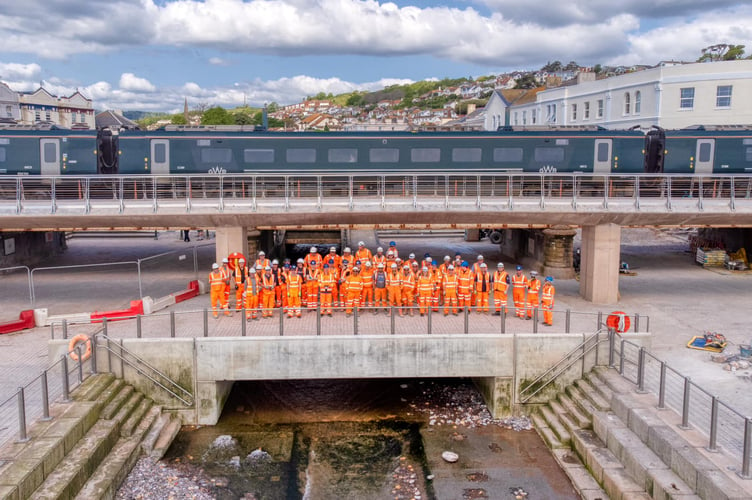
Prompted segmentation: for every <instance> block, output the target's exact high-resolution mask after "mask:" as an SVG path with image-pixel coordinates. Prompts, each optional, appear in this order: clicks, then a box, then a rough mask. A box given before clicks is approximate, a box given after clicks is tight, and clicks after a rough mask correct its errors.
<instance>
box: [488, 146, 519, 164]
mask: <svg viewBox="0 0 752 500" xmlns="http://www.w3.org/2000/svg"><path fill="white" fill-rule="evenodd" d="M493 161H495V162H498V163H519V162H521V161H522V148H494V150H493Z"/></svg>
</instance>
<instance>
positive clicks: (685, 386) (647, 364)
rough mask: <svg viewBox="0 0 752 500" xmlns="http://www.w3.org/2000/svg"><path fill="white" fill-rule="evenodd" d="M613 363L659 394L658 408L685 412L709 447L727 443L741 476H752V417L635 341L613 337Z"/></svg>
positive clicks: (683, 415) (685, 424) (685, 423)
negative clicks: (743, 413)
mask: <svg viewBox="0 0 752 500" xmlns="http://www.w3.org/2000/svg"><path fill="white" fill-rule="evenodd" d="M610 341H611V343H612V346H611V348H610V352H611V356H610V359H609V365H610V366H614V367H617V368H618V370H619V373H620V374H621V375H622V376H623V377H624V378H626V379H627V380H629V381H630V382H632V383H634V384H636V385H637V390H638V391H640V392H644V391H646V392H650V393H653V394H655V395H656V396H657V397H658V408H670V409H672V410H674V411H675V412H677V413H678V414H679V415H681V418H682V424H681V427H683V428H685V429H686V428H690V427H693V428H694V429H696V430H698V431H699V432H700V433H702V434H704V435H705V436H706V437H707V439H708V445H707V449H708V450H709V451H717V450H718V447H719V446H720V447H723V448H724V449H725V450H727V451H728V452H729V453H730V454H732V456H734V457H735V458H736V459H737V460H739V462H740V463H741V470H740V472H738V474H739V476H740V477H742V478H744V479H752V476H750V454H752V419H751V418H749V417H745V416H744V415H742V414H741V413H740V412H739V411H737V410H735V409H734V408H732V407H731V406H730V405H729V404H728V403H726V402H723V401H721V400H719V399H718V398H717V397H716V396H713V395H712V394H711V393H710V392H709V391H708V390H706V389H704V388H702V387H700V386H698V385H697V384H695V383H694V382H692V380H691V379H690V378H689V377H687V376H685V375H682V374H681V373H680V372H679V371H677V370H676V369H675V368H672V367H671V366H669V365H668V364H667V363H666V362H665V361H662V360H660V359H658V358H657V357H656V356H654V355H653V354H651V353H650V352H649V351H647V350H646V349H645V348H644V347H640V346H638V345H636V344H634V343H632V342H629V341H627V340H624V339H620V340H618V341H615V340H614V337H613V336H612V337H611V339H610Z"/></svg>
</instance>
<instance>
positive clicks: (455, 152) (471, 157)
mask: <svg viewBox="0 0 752 500" xmlns="http://www.w3.org/2000/svg"><path fill="white" fill-rule="evenodd" d="M480 159H481V150H480V148H453V149H452V161H453V162H455V163H459V162H468V163H469V162H472V163H476V162H479V161H480Z"/></svg>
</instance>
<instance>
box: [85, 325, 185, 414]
mask: <svg viewBox="0 0 752 500" xmlns="http://www.w3.org/2000/svg"><path fill="white" fill-rule="evenodd" d="M96 336H97V337H101V338H103V339H104V340H106V341H107V343H106V344H104V343H103V344H101V345H102V347H104V348H105V349H106V350H107V351H108V352H110V353H112V354H114V355H115V356H116V357H117V358H118V359H120V360H121V361H122V362H124V363H126V364H127V365H128V366H130V367H131V368H133V369H134V370H136V372H138V374H139V375H143V376H144V377H146V378H147V379H149V380H151V381H152V382H153V383H154V384H156V385H157V386H159V387H161V388H162V389H164V390H165V391H167V392H168V393H170V395H171V396H172V397H174V398H175V399H177V400H179V401H180V402H181V403H183V404H184V405H185V406H193V402H194V399H193V394H191V393H190V392H189V391H187V390H186V389H184V388H183V387H181V386H180V385H179V384H178V383H177V382H175V381H174V380H172V379H171V378H170V377H168V376H167V375H166V374H164V373H162V372H161V371H159V370H157V369H156V368H154V367H153V366H152V365H150V364H149V363H147V362H146V361H145V360H143V359H142V358H140V357H138V356H136V355H135V354H134V353H133V352H131V351H129V350H128V349H126V348H125V347H123V345H122V344H121V343H119V342H117V341H116V340H115V339H111V338H110V337H108V336H107V335H105V334H104V333H99V334H96ZM110 341H115V344H116V345H117V346H118V348H119V351H120V352H119V353H118V352H116V351H115V349H112V348H111V347H110ZM97 345H99V344H97ZM124 354H126V355H128V356H131V357H132V358H133V359H134V360H135V362H134V361H130V360H128V359H126V358H125V356H124ZM142 366H143V369H142ZM145 370H148V371H149V372H150V373H151V374H150V373H146V371H145ZM158 378H159V379H161V380H162V382H164V383H162V382H160V380H158ZM165 384H167V385H169V386H170V387H171V388H170V387H167V386H166V385H165ZM178 392H180V393H182V397H181V396H180V395H179V394H178Z"/></svg>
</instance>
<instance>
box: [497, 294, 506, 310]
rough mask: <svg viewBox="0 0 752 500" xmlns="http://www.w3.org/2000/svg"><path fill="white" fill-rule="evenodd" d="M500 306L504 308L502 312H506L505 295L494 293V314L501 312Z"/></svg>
mask: <svg viewBox="0 0 752 500" xmlns="http://www.w3.org/2000/svg"><path fill="white" fill-rule="evenodd" d="M501 306H504V312H506V310H507V294H506V292H502V291H501V290H495V291H494V307H495V308H496V312H501Z"/></svg>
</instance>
